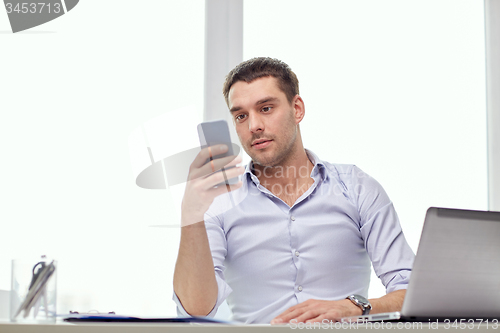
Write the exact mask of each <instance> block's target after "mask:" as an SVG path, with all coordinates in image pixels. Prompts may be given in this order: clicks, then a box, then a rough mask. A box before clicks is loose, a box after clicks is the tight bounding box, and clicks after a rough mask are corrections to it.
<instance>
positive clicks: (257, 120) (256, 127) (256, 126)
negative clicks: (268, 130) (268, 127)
mask: <svg viewBox="0 0 500 333" xmlns="http://www.w3.org/2000/svg"><path fill="white" fill-rule="evenodd" d="M249 118H250V119H248V120H249V122H248V129H249V130H250V132H252V133H257V132H262V131H264V122H263V121H262V118H261V117H259V116H258V115H250V116H249Z"/></svg>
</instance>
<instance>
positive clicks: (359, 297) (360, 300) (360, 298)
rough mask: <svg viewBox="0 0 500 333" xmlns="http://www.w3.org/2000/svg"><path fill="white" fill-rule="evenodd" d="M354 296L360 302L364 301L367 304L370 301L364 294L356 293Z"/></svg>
mask: <svg viewBox="0 0 500 333" xmlns="http://www.w3.org/2000/svg"><path fill="white" fill-rule="evenodd" d="M354 297H355V298H356V299H357V300H358V301H359V302H360V303H364V304H367V303H370V302H368V300H367V299H366V298H364V297H363V296H361V295H354Z"/></svg>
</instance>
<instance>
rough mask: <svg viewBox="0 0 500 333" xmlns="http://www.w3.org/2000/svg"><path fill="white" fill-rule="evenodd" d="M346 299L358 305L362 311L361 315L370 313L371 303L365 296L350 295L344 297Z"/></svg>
mask: <svg viewBox="0 0 500 333" xmlns="http://www.w3.org/2000/svg"><path fill="white" fill-rule="evenodd" d="M346 298H347V299H348V300H350V301H351V302H353V303H354V305H356V306H359V307H360V308H361V311H363V315H367V314H369V313H370V310H371V309H372V305H371V304H370V302H368V300H367V299H366V298H364V297H363V296H361V295H350V296H347V297H346Z"/></svg>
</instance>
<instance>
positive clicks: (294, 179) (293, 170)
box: [253, 148, 314, 189]
mask: <svg viewBox="0 0 500 333" xmlns="http://www.w3.org/2000/svg"><path fill="white" fill-rule="evenodd" d="M253 167H254V171H255V173H256V174H257V177H258V178H259V181H260V183H261V184H262V185H263V186H264V187H266V188H268V189H269V186H272V185H275V184H279V185H281V186H287V185H288V186H292V188H295V187H296V186H300V185H302V184H303V183H304V182H309V180H310V179H311V178H310V175H311V171H312V169H313V167H314V165H313V163H312V162H311V161H310V160H309V157H308V156H307V153H306V151H305V150H304V149H303V148H302V149H300V150H299V151H298V152H297V153H295V154H293V155H292V156H289V157H288V158H287V160H286V161H283V163H280V164H279V165H275V166H261V165H257V164H253Z"/></svg>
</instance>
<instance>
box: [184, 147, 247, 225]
mask: <svg viewBox="0 0 500 333" xmlns="http://www.w3.org/2000/svg"><path fill="white" fill-rule="evenodd" d="M226 151H227V146H226V145H215V146H211V147H207V148H203V149H202V150H201V151H200V153H199V154H198V155H197V156H196V158H195V159H194V161H193V163H192V164H191V166H190V168H189V175H188V181H187V184H186V190H185V192H184V197H183V199H182V208H181V210H182V211H181V214H182V218H181V226H183V227H184V226H187V225H191V224H193V223H197V222H202V221H203V218H204V214H205V212H206V211H207V210H208V208H209V207H210V205H211V204H212V202H213V201H214V199H215V197H217V196H219V195H221V194H223V193H226V192H227V191H228V190H231V191H233V190H236V189H238V188H240V187H241V186H242V182H241V180H240V181H239V182H238V183H236V184H234V185H227V186H226V185H221V186H217V187H215V186H216V185H217V184H220V183H224V180H225V178H224V174H223V172H224V173H225V177H226V179H231V178H234V177H237V176H239V175H242V174H243V173H244V172H245V168H244V167H242V166H238V167H234V168H230V169H226V168H229V167H232V166H235V165H237V164H239V163H241V160H242V159H241V156H227V157H221V158H217V156H220V155H221V154H224V153H225V152H226ZM210 155H211V156H210ZM210 157H212V159H213V161H212V162H211V161H209V162H208V163H206V161H207V159H209V158H210ZM222 168H225V170H223V172H215V173H214V172H213V170H215V171H217V170H220V169H222ZM228 187H229V189H228Z"/></svg>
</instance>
